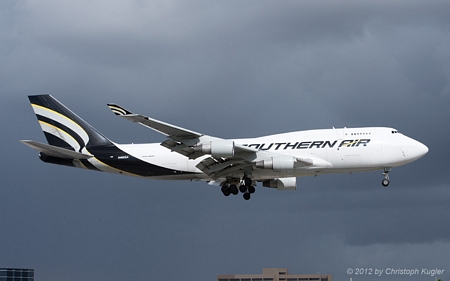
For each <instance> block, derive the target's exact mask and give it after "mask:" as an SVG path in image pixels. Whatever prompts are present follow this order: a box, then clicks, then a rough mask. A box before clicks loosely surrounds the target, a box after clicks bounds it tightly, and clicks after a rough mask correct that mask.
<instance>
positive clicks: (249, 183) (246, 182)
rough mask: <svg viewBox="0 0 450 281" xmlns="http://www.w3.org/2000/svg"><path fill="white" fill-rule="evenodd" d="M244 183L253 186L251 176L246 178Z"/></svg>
mask: <svg viewBox="0 0 450 281" xmlns="http://www.w3.org/2000/svg"><path fill="white" fill-rule="evenodd" d="M244 184H245V185H246V186H252V180H251V179H249V178H244Z"/></svg>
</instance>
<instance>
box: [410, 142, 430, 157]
mask: <svg viewBox="0 0 450 281" xmlns="http://www.w3.org/2000/svg"><path fill="white" fill-rule="evenodd" d="M427 153H428V147H427V146H426V145H424V144H423V143H421V142H418V141H416V140H415V141H414V145H413V146H412V147H411V148H410V153H409V154H410V156H411V158H413V159H414V160H416V159H419V158H421V157H423V156H424V155H425V154H427Z"/></svg>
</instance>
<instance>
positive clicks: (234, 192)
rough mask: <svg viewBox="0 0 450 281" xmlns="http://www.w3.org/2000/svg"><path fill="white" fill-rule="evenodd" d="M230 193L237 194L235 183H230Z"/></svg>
mask: <svg viewBox="0 0 450 281" xmlns="http://www.w3.org/2000/svg"><path fill="white" fill-rule="evenodd" d="M230 193H231V194H233V195H237V194H238V193H239V190H238V188H237V186H236V185H234V184H232V185H230Z"/></svg>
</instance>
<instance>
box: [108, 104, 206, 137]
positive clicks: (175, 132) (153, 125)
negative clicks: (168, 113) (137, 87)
mask: <svg viewBox="0 0 450 281" xmlns="http://www.w3.org/2000/svg"><path fill="white" fill-rule="evenodd" d="M108 107H109V108H110V109H111V110H112V112H114V114H116V115H117V116H120V117H123V118H125V119H127V120H130V121H132V122H136V123H139V124H141V125H143V126H145V127H148V128H150V129H153V130H155V131H157V132H158V133H161V134H163V135H166V136H167V137H169V138H172V139H176V140H178V139H180V140H183V139H197V138H200V137H201V136H203V135H202V134H200V133H197V132H194V131H191V130H187V129H184V128H180V127H178V126H175V125H171V124H168V123H165V122H162V121H159V120H156V119H153V118H150V117H147V116H144V115H140V114H134V113H132V112H130V111H128V110H126V109H125V108H123V107H121V106H118V105H117V104H114V103H108Z"/></svg>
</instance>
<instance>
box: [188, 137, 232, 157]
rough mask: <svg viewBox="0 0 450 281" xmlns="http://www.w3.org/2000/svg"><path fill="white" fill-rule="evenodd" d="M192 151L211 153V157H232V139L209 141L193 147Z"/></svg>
mask: <svg viewBox="0 0 450 281" xmlns="http://www.w3.org/2000/svg"><path fill="white" fill-rule="evenodd" d="M194 151H196V152H202V153H205V154H211V156H213V157H223V158H227V157H233V156H234V141H231V140H220V141H211V142H209V143H204V144H201V145H199V146H196V147H194Z"/></svg>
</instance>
